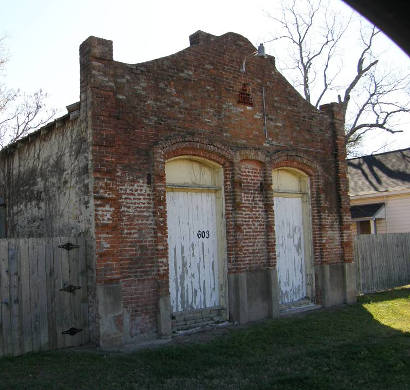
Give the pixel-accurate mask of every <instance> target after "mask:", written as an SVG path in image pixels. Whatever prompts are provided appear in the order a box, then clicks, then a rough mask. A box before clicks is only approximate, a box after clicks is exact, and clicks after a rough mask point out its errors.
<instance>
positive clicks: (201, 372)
mask: <svg viewBox="0 0 410 390" xmlns="http://www.w3.org/2000/svg"><path fill="white" fill-rule="evenodd" d="M409 296H410V289H409V288H406V289H400V290H393V291H389V292H386V293H381V294H371V295H370V296H365V297H360V299H359V300H360V303H358V304H356V305H352V306H342V307H339V308H335V309H331V310H322V311H317V312H311V313H308V314H304V315H300V316H294V317H286V318H281V319H278V320H272V321H265V322H263V323H259V324H254V325H252V326H249V327H247V328H245V329H235V328H230V329H229V330H227V332H226V333H225V335H224V336H221V337H217V338H215V339H214V340H211V341H210V342H207V343H202V344H198V343H192V344H189V343H188V344H185V345H178V346H168V347H164V348H159V349H155V350H145V351H140V352H136V353H132V354H105V355H104V354H101V353H84V352H82V353H78V352H77V353H76V352H70V351H59V352H49V353H39V354H29V355H26V356H22V357H18V358H7V359H0V388H1V389H13V388H16V389H17V388H30V389H45V388H47V389H52V388H58V389H60V388H61V389H73V388H74V389H115V388H122V389H145V388H165V389H207V388H209V389H218V388H231V389H329V388H331V389H346V388H352V389H383V390H384V389H387V388H388V389H405V388H408V386H409V383H410V337H409V336H410V334H409V333H405V332H401V331H397V330H394V329H393V328H391V327H388V326H384V325H382V324H381V323H380V322H378V321H376V320H374V318H373V316H372V315H371V314H370V313H369V312H368V310H366V309H365V308H364V307H363V304H370V305H374V306H377V305H378V304H379V303H382V302H388V301H396V300H400V299H403V298H404V299H405V302H404V303H403V304H404V305H406V304H407V305H410V298H409Z"/></svg>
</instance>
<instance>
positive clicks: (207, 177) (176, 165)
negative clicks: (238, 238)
mask: <svg viewBox="0 0 410 390" xmlns="http://www.w3.org/2000/svg"><path fill="white" fill-rule="evenodd" d="M165 173H166V187H167V224H168V259H169V286H170V287H169V289H170V299H171V308H172V312H173V313H179V312H191V311H204V309H207V311H208V312H210V313H211V314H213V315H214V314H215V312H213V313H212V310H211V311H210V310H209V309H215V310H217V311H218V313H217V314H220V311H221V310H222V309H224V308H225V307H226V292H225V291H226V287H225V286H226V254H225V252H226V249H225V228H224V207H223V169H222V167H221V166H219V165H217V164H215V163H213V162H210V161H208V160H205V159H201V158H197V157H192V156H180V157H177V158H174V159H171V160H168V161H167V162H166V165H165Z"/></svg>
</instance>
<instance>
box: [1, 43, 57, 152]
mask: <svg viewBox="0 0 410 390" xmlns="http://www.w3.org/2000/svg"><path fill="white" fill-rule="evenodd" d="M3 42H4V38H3V39H0V76H3V74H2V73H3V72H4V66H5V64H6V62H7V57H6V55H5V53H4V46H3V45H2V43H3ZM45 100H46V94H45V93H44V92H43V91H42V90H39V91H37V92H35V93H33V94H25V93H22V92H20V91H19V90H13V89H10V88H8V87H7V86H6V85H5V84H4V83H2V82H0V149H2V148H3V147H5V146H6V145H8V144H10V143H13V142H15V141H17V140H18V139H20V138H22V137H24V136H26V135H27V134H29V133H31V132H32V131H34V130H36V129H38V128H39V127H41V126H43V125H45V124H46V123H47V122H49V121H50V119H51V118H52V117H53V116H54V114H55V112H54V110H48V109H47V108H46V105H45Z"/></svg>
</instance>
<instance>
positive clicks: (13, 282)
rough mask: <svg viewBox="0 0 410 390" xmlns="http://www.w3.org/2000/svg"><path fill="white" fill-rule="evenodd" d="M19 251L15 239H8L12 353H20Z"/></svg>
mask: <svg viewBox="0 0 410 390" xmlns="http://www.w3.org/2000/svg"><path fill="white" fill-rule="evenodd" d="M18 256H19V253H18V248H16V242H15V240H10V241H9V248H8V258H9V280H10V286H9V287H10V321H11V350H12V353H13V355H20V354H21V353H22V350H21V335H20V328H21V324H20V315H19V305H20V303H19V295H20V294H19V287H20V286H19V285H20V283H19V270H18V268H19V259H18Z"/></svg>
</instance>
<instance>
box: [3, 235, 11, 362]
mask: <svg viewBox="0 0 410 390" xmlns="http://www.w3.org/2000/svg"><path fill="white" fill-rule="evenodd" d="M8 252H9V246H8V242H7V241H6V240H0V298H1V299H0V311H1V325H2V326H1V328H2V329H1V330H2V332H1V335H2V337H1V344H2V347H3V348H2V350H3V354H4V355H9V354H11V348H10V345H9V344H10V340H11V334H10V331H11V323H10V303H9V302H10V290H9V260H8ZM0 352H1V351H0Z"/></svg>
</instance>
